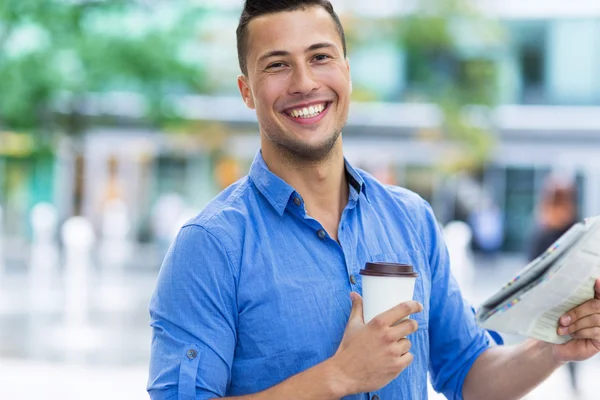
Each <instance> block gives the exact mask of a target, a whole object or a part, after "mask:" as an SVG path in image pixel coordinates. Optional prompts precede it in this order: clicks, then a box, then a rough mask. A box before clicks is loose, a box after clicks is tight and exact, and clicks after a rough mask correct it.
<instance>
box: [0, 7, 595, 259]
mask: <svg viewBox="0 0 600 400" xmlns="http://www.w3.org/2000/svg"><path fill="white" fill-rule="evenodd" d="M200 3H201V4H202V5H203V6H204V7H208V8H210V10H211V11H210V12H207V13H206V15H205V18H206V20H205V22H206V23H202V24H200V27H199V35H198V37H199V38H200V41H199V42H198V44H197V45H196V47H195V48H194V49H193V51H194V52H197V53H198V54H202V57H199V60H198V62H199V63H201V64H203V65H202V66H203V68H204V69H205V71H206V73H207V80H208V81H210V82H211V87H212V92H211V94H210V95H198V96H180V97H178V98H176V99H174V103H175V104H176V108H175V109H176V111H177V112H178V114H179V116H180V117H183V118H184V119H185V120H187V121H189V122H190V124H198V126H199V127H198V128H195V129H196V130H195V131H194V130H193V129H192V130H188V132H191V133H188V134H187V135H186V134H171V133H170V134H165V133H164V132H160V131H158V130H149V129H142V128H139V127H135V128H132V127H131V126H130V125H127V126H122V127H119V126H117V127H114V126H111V127H107V128H104V127H95V128H93V129H91V130H89V131H88V132H87V133H86V134H85V136H84V153H83V157H84V158H85V163H84V164H82V165H85V167H82V166H79V167H78V160H75V159H70V158H69V157H70V155H69V154H70V153H69V152H68V151H63V150H62V149H64V148H68V146H69V143H68V142H69V139H68V138H65V139H64V140H63V141H61V142H60V143H57V144H56V148H57V150H56V151H55V152H54V153H53V154H51V155H50V156H48V155H47V154H46V155H42V154H45V153H43V152H36V151H34V150H30V151H28V152H26V153H27V154H18V155H13V154H9V153H8V152H6V151H5V153H6V154H5V155H4V156H3V157H2V161H1V163H0V168H4V169H5V171H6V173H5V174H2V176H3V179H2V188H3V190H2V205H3V208H4V211H5V212H4V216H5V218H4V220H5V221H4V222H5V223H4V226H5V228H4V229H5V231H6V233H7V235H9V236H13V235H14V236H22V235H27V232H26V229H25V231H24V228H23V226H26V224H23V223H22V222H23V221H26V218H27V213H28V212H29V210H30V209H31V207H32V206H33V205H34V204H36V203H37V202H39V201H50V202H53V203H55V204H56V205H57V206H58V209H59V213H60V216H61V220H64V219H66V218H67V217H68V216H70V215H71V214H72V212H73V208H74V203H75V202H77V201H78V200H77V199H79V198H80V199H81V201H82V207H81V210H82V213H83V214H84V215H86V216H88V217H89V218H90V219H91V220H92V221H93V222H94V223H95V226H98V227H99V226H101V218H102V210H103V205H104V204H105V203H106V202H107V201H109V200H111V199H114V198H120V199H122V200H123V201H124V202H125V203H126V204H127V209H128V211H129V214H130V217H131V218H130V220H131V224H132V231H131V232H132V233H131V235H132V237H133V238H136V239H144V238H150V239H152V238H155V236H156V232H155V230H153V229H152V224H153V222H152V221H151V218H152V217H151V216H152V214H153V212H154V211H155V210H156V207H157V204H158V203H159V200H160V199H161V198H164V197H165V196H170V195H173V194H175V195H177V196H179V197H180V198H181V201H182V204H181V208H182V211H181V215H180V216H181V218H183V217H184V216H185V215H189V214H190V213H191V212H192V210H194V211H199V209H201V208H202V207H203V206H204V204H206V202H208V201H209V200H210V198H211V197H212V196H213V195H214V194H216V193H217V191H218V190H219V188H220V184H219V182H218V179H217V176H216V173H217V171H218V170H219V168H218V164H219V161H220V160H221V159H223V158H227V157H230V158H233V159H235V160H237V161H238V162H239V164H240V171H242V172H243V171H245V168H247V166H248V165H249V163H250V162H251V160H252V157H253V156H254V154H255V153H256V151H257V149H258V147H259V142H258V136H257V126H256V121H255V117H254V115H253V113H252V112H251V111H249V110H247V109H245V106H244V104H243V102H241V101H240V100H239V98H238V97H237V96H238V95H237V88H236V84H235V77H236V75H237V74H238V65H237V55H236V52H235V34H234V31H235V26H236V23H237V18H238V17H239V2H238V1H212V2H211V1H204V2H200ZM333 3H334V5H335V6H336V7H337V9H338V11H339V12H340V14H341V15H342V17H343V19H345V21H346V22H347V23H348V24H350V25H352V24H353V23H355V21H354V19H355V16H356V15H361V17H364V18H365V19H368V20H371V21H377V20H379V19H383V18H389V16H390V13H391V14H396V15H398V16H404V15H410V14H411V12H413V10H414V9H415V7H416V4H417V3H418V2H415V1H405V2H397V1H391V0H389V1H387V0H378V1H371V2H362V1H354V0H345V1H344V0H338V1H335V0H334V1H333ZM473 5H476V6H480V9H481V16H482V17H483V18H481V16H480V17H478V18H477V19H473V20H472V21H470V20H469V19H468V18H467V19H465V18H461V19H460V20H459V21H457V23H456V24H454V25H453V29H452V32H453V35H454V36H455V38H456V44H457V45H456V46H455V48H454V54H453V56H452V60H453V63H452V65H453V66H454V67H453V68H457V69H458V70H459V71H460V69H461V68H468V67H469V65H470V63H472V62H477V63H489V64H492V65H493V66H494V68H495V71H496V73H495V74H494V75H493V80H492V81H490V82H489V84H490V85H495V86H497V87H498V92H497V102H498V106H497V107H494V108H493V109H492V110H489V109H486V108H477V107H473V109H470V110H465V113H466V118H470V119H471V120H472V121H475V124H477V123H479V124H480V125H482V126H483V127H484V128H486V129H488V130H489V131H491V132H493V136H494V140H495V141H496V146H495V147H494V151H493V153H492V155H491V157H490V159H489V161H488V162H487V163H486V165H485V166H484V167H483V168H480V169H479V170H476V171H473V172H472V173H471V174H469V175H463V174H449V173H448V172H447V171H445V170H444V166H443V165H440V163H439V160H441V159H451V158H452V157H453V156H456V155H455V151H454V150H455V143H453V141H452V140H450V139H449V138H446V137H444V135H443V132H442V131H443V129H442V126H443V118H442V116H441V112H440V110H439V109H438V108H437V107H436V106H435V105H433V104H429V103H426V102H422V101H419V98H418V97H416V98H415V96H414V93H415V92H414V88H415V82H414V81H412V80H411V79H412V77H413V76H414V75H415V73H414V72H415V71H411V68H412V67H411V65H412V64H411V60H410V59H409V57H408V55H407V54H406V52H404V51H403V50H402V48H401V47H399V46H397V43H395V40H396V39H395V38H392V37H389V38H387V39H386V37H385V35H383V34H377V32H376V31H367V32H366V33H363V36H366V37H367V38H368V37H369V35H370V34H373V35H375V36H376V37H377V40H376V42H369V41H368V39H367V41H366V42H365V41H364V40H362V41H360V40H359V41H357V44H356V47H353V48H351V51H350V54H349V57H350V60H351V65H352V73H353V82H354V84H355V87H356V88H357V92H358V94H357V95H356V101H355V102H354V104H353V105H352V109H351V115H350V119H349V122H348V126H347V128H346V130H345V132H344V142H345V147H346V152H347V156H348V158H349V159H350V160H351V161H353V162H354V163H355V164H357V165H358V166H361V167H363V168H365V169H367V170H369V171H371V172H373V173H374V174H376V175H377V176H378V177H379V178H380V179H382V180H385V181H388V182H390V183H395V184H399V185H403V186H406V187H408V188H410V189H413V190H415V191H417V192H418V193H419V194H421V195H422V196H423V197H425V198H426V199H427V200H429V201H430V202H431V203H432V205H433V206H434V208H435V210H436V212H437V214H438V216H439V218H440V220H441V221H442V222H444V223H445V222H448V221H450V220H454V219H462V220H465V221H469V220H472V219H473V218H474V217H476V216H477V214H478V212H480V211H481V210H482V207H484V205H485V207H487V205H489V204H493V206H494V207H495V208H497V209H499V210H500V217H496V220H497V222H498V228H497V229H500V230H501V237H502V240H501V244H500V245H499V246H500V248H501V249H502V250H504V251H521V250H523V249H524V248H525V241H526V240H527V237H528V231H529V228H530V227H531V225H532V223H533V212H534V204H536V200H537V196H538V193H539V189H540V186H541V183H542V182H543V180H544V178H545V176H546V175H547V174H548V173H549V172H550V171H560V172H562V173H565V174H571V175H573V176H574V177H575V178H576V180H577V183H578V191H579V197H578V198H579V199H580V203H581V204H580V205H581V207H580V209H581V210H582V211H581V212H582V216H587V215H596V214H600V203H599V202H598V201H597V199H599V198H600V158H598V157H597V153H598V151H600V76H599V75H598V74H597V73H596V71H599V70H600V40H598V38H600V6H598V5H596V4H595V3H594V2H590V1H582V2H578V3H572V4H569V5H568V10H567V7H566V6H565V5H564V4H563V3H562V2H558V1H550V2H547V1H545V2H542V1H538V0H536V1H533V2H527V4H525V3H523V4H522V2H518V1H503V2H499V1H483V0H480V1H473ZM382 11H385V12H382ZM490 21H493V24H490V26H492V25H493V26H495V28H494V29H491V30H487V29H482V28H481V25H482V24H483V25H485V24H486V23H488V22H490ZM376 25H377V24H375V26H376ZM481 32H488V33H489V35H484V34H481ZM363 39H364V38H363ZM453 68H450V70H452V69H453ZM110 99H111V100H110V107H111V113H113V114H115V115H119V110H125V109H127V110H131V109H132V105H131V103H132V101H134V100H135V96H134V97H132V96H131V95H130V94H127V95H124V97H123V98H122V99H121V100H120V97H119V95H118V94H113V95H111V97H110ZM373 99H375V100H376V101H373ZM133 109H135V107H133ZM89 112H90V114H91V115H93V114H94V113H97V110H89ZM482 115H485V117H486V118H483V119H481V118H480V117H481V116H482ZM131 116H132V115H131V112H129V111H128V115H127V117H128V118H130V117H131ZM480 120H481V121H480ZM478 121H480V122H478ZM213 125H214V126H217V127H218V128H215V129H214V130H210V129H208V128H207V126H213ZM211 129H213V128H211ZM200 131H203V132H204V133H203V134H201V135H198V134H196V133H194V132H200ZM206 132H209V133H208V134H207V133H206ZM211 135H212V136H218V138H217V139H214V138H212V137H211ZM212 141H214V142H217V143H216V144H211V142H212ZM2 145H3V146H6V145H5V144H4V142H2ZM2 166H4V167H2ZM74 168H75V169H76V168H84V179H83V181H82V182H78V181H77V180H76V179H74V177H75V174H74V172H73V171H74ZM15 176H16V177H15ZM65 182H67V183H65ZM485 207H484V210H487V208H485Z"/></svg>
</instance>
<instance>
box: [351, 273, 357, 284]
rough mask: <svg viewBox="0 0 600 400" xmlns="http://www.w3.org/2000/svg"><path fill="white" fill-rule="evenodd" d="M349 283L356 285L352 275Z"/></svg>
mask: <svg viewBox="0 0 600 400" xmlns="http://www.w3.org/2000/svg"><path fill="white" fill-rule="evenodd" d="M350 283H351V284H353V285H356V278H355V277H354V275H350Z"/></svg>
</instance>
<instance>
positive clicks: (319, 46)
mask: <svg viewBox="0 0 600 400" xmlns="http://www.w3.org/2000/svg"><path fill="white" fill-rule="evenodd" d="M330 48H331V49H335V46H334V45H333V44H332V43H329V42H321V43H315V44H312V45H310V46H309V47H308V48H307V49H306V50H304V52H305V53H310V52H311V51H315V50H319V49H330ZM289 55H290V52H289V51H285V50H273V51H269V52H268V53H265V54H263V55H262V56H260V57H259V59H258V62H259V63H260V62H262V61H264V60H266V59H267V58H272V57H286V56H289Z"/></svg>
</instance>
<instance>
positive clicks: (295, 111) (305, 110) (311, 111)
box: [284, 102, 330, 119]
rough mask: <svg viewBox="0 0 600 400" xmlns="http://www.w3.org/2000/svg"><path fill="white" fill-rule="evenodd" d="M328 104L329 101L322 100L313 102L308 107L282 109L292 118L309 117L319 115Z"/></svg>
mask: <svg viewBox="0 0 600 400" xmlns="http://www.w3.org/2000/svg"><path fill="white" fill-rule="evenodd" d="M329 104H330V103H329V102H323V103H318V104H313V105H311V106H310V107H299V108H291V109H289V110H286V111H284V113H285V114H287V115H288V116H290V117H292V118H298V119H311V118H315V117H318V116H319V115H321V114H322V113H323V112H324V111H325V110H326V109H327V107H329Z"/></svg>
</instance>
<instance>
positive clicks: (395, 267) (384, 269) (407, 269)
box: [360, 262, 419, 278]
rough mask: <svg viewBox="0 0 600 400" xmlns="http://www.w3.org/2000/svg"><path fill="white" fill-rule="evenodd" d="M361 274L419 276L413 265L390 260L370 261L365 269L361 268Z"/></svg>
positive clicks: (402, 276)
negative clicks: (390, 261)
mask: <svg viewBox="0 0 600 400" xmlns="http://www.w3.org/2000/svg"><path fill="white" fill-rule="evenodd" d="M360 274H361V275H368V276H391V277H400V278H416V277H417V276H419V274H417V273H416V272H415V271H414V269H413V266H412V265H407V264H396V263H389V262H368V263H367V264H366V265H365V268H364V269H361V270H360Z"/></svg>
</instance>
